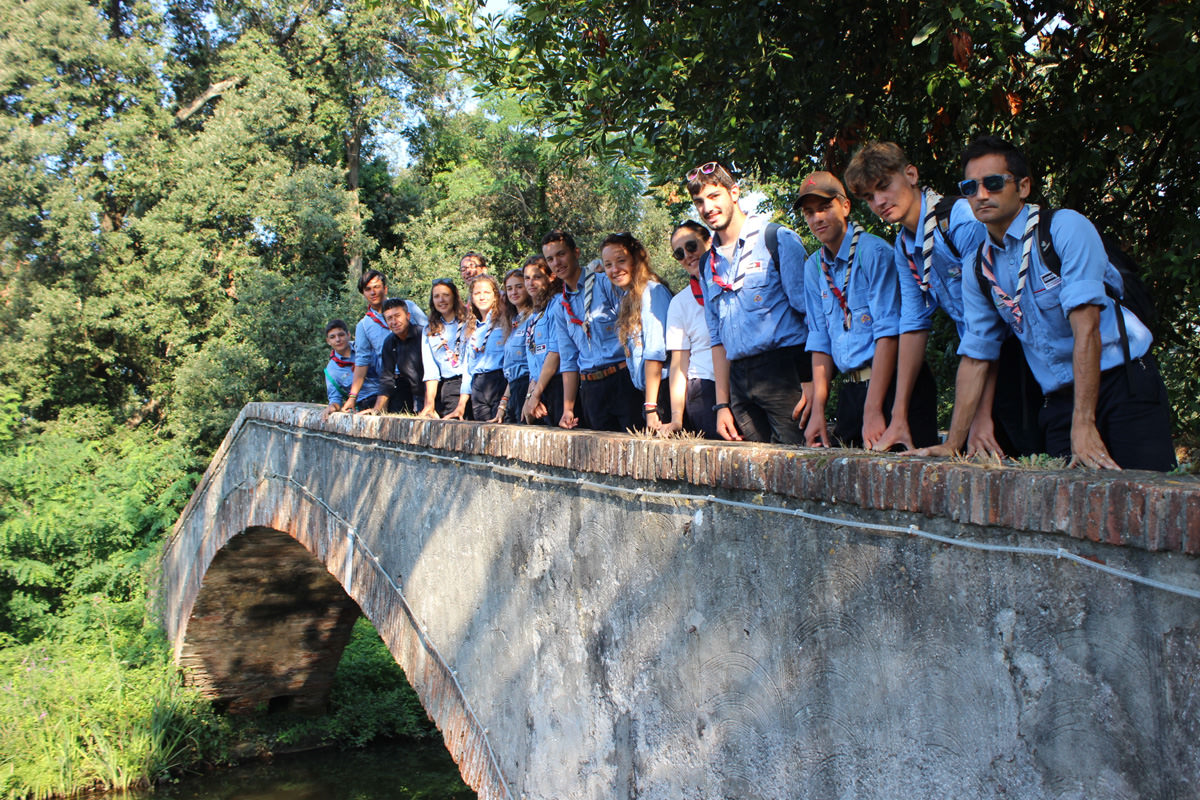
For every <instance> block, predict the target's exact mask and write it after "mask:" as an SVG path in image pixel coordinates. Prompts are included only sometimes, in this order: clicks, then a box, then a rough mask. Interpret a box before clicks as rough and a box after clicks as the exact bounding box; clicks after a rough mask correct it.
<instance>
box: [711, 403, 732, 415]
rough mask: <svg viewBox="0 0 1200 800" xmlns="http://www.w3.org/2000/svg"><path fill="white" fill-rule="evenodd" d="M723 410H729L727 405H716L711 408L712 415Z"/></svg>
mask: <svg viewBox="0 0 1200 800" xmlns="http://www.w3.org/2000/svg"><path fill="white" fill-rule="evenodd" d="M723 408H729V403H717V404H716V405H715V406H713V413H714V414H715V413H716V412H718V411H720V410H721V409H723Z"/></svg>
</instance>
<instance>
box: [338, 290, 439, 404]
mask: <svg viewBox="0 0 1200 800" xmlns="http://www.w3.org/2000/svg"><path fill="white" fill-rule="evenodd" d="M358 291H359V293H360V294H362V296H363V299H364V300H366V301H367V313H366V314H365V315H364V316H363V318H362V319H360V320H359V321H358V325H356V326H355V328H354V384H353V385H352V386H351V387H350V396H349V397H347V398H346V402H345V403H344V404H342V411H353V410H354V405H355V403H356V402H357V401H358V395H359V394H361V393H362V392H363V391H364V390H363V383H364V382H365V381H366V380H367V378H368V377H370V378H371V380H372V382H377V381H378V380H379V376H380V374H381V373H382V371H383V360H382V353H383V340H384V339H386V338H387V337H388V335H389V334H390V333H391V331H389V330H388V326H387V322H386V321H385V320H384V319H383V301H384V300H386V299H387V276H386V275H384V274H383V273H382V272H379V271H378V270H374V269H368V270H366V271H364V272H363V274H362V276H361V277H360V278H359V279H358ZM404 302H405V304H406V305H407V307H408V314H409V317H410V318H411V319H412V321H413V322H415V323H416V324H418V325H422V326H423V325H425V323H426V317H425V312H423V311H422V310H421V309H420V308H418V307H417V305H416V303H413V302H412V301H410V300H405V301H404Z"/></svg>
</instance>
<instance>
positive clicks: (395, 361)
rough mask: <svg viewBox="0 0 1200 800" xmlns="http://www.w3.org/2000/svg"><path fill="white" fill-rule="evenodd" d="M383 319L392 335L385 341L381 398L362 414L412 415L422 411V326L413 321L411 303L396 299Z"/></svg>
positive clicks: (387, 306) (388, 304) (387, 303)
mask: <svg viewBox="0 0 1200 800" xmlns="http://www.w3.org/2000/svg"><path fill="white" fill-rule="evenodd" d="M383 319H384V321H385V322H387V326H388V330H389V331H391V333H390V334H389V335H388V337H387V338H386V339H384V340H383V348H382V353H381V358H382V370H381V372H380V376H379V395H378V396H377V397H376V398H375V404H374V406H372V407H371V408H368V409H366V410H364V411H361V412H359V413H361V414H383V413H392V414H401V413H408V414H412V413H415V412H417V411H420V410H421V402H422V399H423V395H424V385H425V384H424V381H423V380H422V378H423V377H424V369H425V368H424V365H423V364H422V362H421V326H420V325H417V324H416V323H414V322H412V320H411V319H410V315H409V311H408V303H406V302H405V301H404V300H399V299H397V298H395V297H392V298H389V299H387V300H384V301H383Z"/></svg>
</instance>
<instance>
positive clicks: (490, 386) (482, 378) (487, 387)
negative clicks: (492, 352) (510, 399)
mask: <svg viewBox="0 0 1200 800" xmlns="http://www.w3.org/2000/svg"><path fill="white" fill-rule="evenodd" d="M507 387H508V381H506V380H504V370H502V369H494V370H492V371H491V372H480V373H478V374H477V375H475V376H474V377H473V378H471V413H472V415H473V416H474V417H475V419H477V420H479V421H480V422H491V421H492V420H493V419H495V418H496V411H497V410H498V409H499V408H500V398H502V397H504V390H505V389H506V388H507Z"/></svg>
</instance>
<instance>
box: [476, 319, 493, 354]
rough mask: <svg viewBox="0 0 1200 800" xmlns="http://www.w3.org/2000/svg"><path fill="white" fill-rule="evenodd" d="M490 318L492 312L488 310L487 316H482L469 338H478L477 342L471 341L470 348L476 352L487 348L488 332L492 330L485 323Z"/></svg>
mask: <svg viewBox="0 0 1200 800" xmlns="http://www.w3.org/2000/svg"><path fill="white" fill-rule="evenodd" d="M491 318H492V312H491V311H489V312H488V313H487V316H486V317H484V318H483V319H482V320H481V321H480V323H479V324H478V325H476V326H475V333H474V335H472V336H471V338H472V339H476V338H478V339H479V344H475V342H474V341H472V342H471V349H472V350H474V351H475V353H476V354H479V353H482V352H483V351H484V350H486V349H487V340H488V334H490V333H491V332H492V329H491V327H490V326H488V324H487V323H488V321H489V320H490V319H491ZM481 333H482V335H480V334H481Z"/></svg>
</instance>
